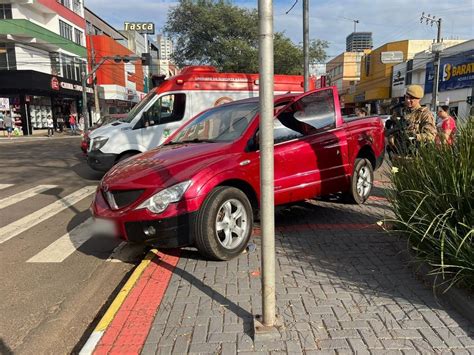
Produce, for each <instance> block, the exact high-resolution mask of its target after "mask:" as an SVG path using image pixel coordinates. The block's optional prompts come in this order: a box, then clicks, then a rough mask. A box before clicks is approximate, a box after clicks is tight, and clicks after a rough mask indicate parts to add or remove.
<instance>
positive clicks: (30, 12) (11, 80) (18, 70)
mask: <svg viewBox="0 0 474 355" xmlns="http://www.w3.org/2000/svg"><path fill="white" fill-rule="evenodd" d="M0 20H1V21H0V97H2V98H4V100H3V101H4V102H6V100H5V99H8V101H9V111H10V113H11V114H12V115H13V116H14V117H15V119H16V120H17V121H19V122H20V121H21V128H22V130H23V133H24V134H31V133H32V131H33V130H34V129H45V128H46V119H47V117H48V116H51V117H52V118H53V120H54V121H56V120H57V118H58V117H60V116H63V117H66V118H67V117H68V116H69V115H70V114H71V113H77V112H81V110H82V86H81V76H82V72H84V71H86V70H87V65H86V57H87V51H86V48H85V27H86V22H85V19H84V6H83V3H82V1H81V0H37V1H15V2H13V1H12V2H10V3H5V2H2V3H1V4H0ZM87 90H88V93H89V94H91V93H92V89H91V88H88V89H87Z"/></svg>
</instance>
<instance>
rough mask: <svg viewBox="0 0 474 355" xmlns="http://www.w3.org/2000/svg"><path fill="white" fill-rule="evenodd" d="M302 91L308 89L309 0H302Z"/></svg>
mask: <svg viewBox="0 0 474 355" xmlns="http://www.w3.org/2000/svg"><path fill="white" fill-rule="evenodd" d="M303 55H304V91H305V92H306V91H308V90H309V0H303Z"/></svg>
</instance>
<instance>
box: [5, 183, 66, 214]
mask: <svg viewBox="0 0 474 355" xmlns="http://www.w3.org/2000/svg"><path fill="white" fill-rule="evenodd" d="M55 187H58V186H57V185H38V186H35V187H32V188H31V189H28V190H25V191H22V192H20V193H17V194H16V195H13V196H9V197H5V198H4V199H1V200H0V209H2V208H6V207H8V206H11V205H14V204H15V203H18V202H20V201H23V200H26V199H28V198H31V197H33V196H35V195H38V194H40V193H42V192H45V191H48V190H51V189H54V188H55Z"/></svg>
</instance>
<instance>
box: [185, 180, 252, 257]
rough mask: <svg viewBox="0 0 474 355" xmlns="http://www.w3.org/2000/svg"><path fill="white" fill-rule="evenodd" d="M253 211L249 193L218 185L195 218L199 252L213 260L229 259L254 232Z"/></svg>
mask: <svg viewBox="0 0 474 355" xmlns="http://www.w3.org/2000/svg"><path fill="white" fill-rule="evenodd" d="M252 227H253V211H252V206H251V204H250V202H249V200H248V198H247V196H246V195H245V194H244V193H243V192H242V191H241V190H239V189H236V188H234V187H229V186H219V187H217V188H215V189H214V190H213V191H212V192H211V193H210V194H209V196H208V197H207V198H206V200H205V201H204V203H203V205H202V206H201V208H200V210H199V211H198V214H197V216H196V221H195V227H194V228H195V229H194V232H195V244H196V247H197V249H198V250H199V253H201V254H202V255H203V256H205V257H207V258H210V259H213V260H230V259H232V258H234V257H236V256H237V255H239V254H240V253H241V252H242V251H243V250H244V249H245V248H246V247H247V243H248V241H249V239H250V235H251V234H252V229H253V228H252Z"/></svg>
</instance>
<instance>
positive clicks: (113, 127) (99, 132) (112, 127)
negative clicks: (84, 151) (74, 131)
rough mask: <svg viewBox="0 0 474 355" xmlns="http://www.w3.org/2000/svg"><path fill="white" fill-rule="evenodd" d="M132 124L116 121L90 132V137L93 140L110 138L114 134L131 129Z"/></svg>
mask: <svg viewBox="0 0 474 355" xmlns="http://www.w3.org/2000/svg"><path fill="white" fill-rule="evenodd" d="M130 127H131V126H130V123H125V122H120V121H115V122H112V123H108V124H106V125H104V126H100V127H97V128H95V129H93V130H92V131H91V132H90V135H89V137H90V138H91V139H93V138H97V137H99V136H106V137H108V136H110V135H111V134H112V133H113V132H117V131H121V130H124V129H130Z"/></svg>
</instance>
